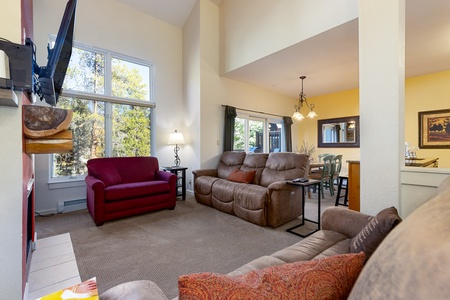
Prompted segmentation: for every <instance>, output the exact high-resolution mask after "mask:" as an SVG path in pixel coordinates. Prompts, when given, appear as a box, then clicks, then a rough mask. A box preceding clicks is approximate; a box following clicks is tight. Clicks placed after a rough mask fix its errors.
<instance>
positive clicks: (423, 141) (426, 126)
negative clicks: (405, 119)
mask: <svg viewBox="0 0 450 300" xmlns="http://www.w3.org/2000/svg"><path fill="white" fill-rule="evenodd" d="M419 148H420V149H427V148H434V149H438V148H450V109H444V110H432V111H423V112H419Z"/></svg>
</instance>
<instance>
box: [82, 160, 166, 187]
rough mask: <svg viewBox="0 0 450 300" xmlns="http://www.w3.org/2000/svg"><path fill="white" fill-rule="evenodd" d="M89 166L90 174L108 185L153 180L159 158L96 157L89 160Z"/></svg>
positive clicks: (157, 168)
mask: <svg viewBox="0 0 450 300" xmlns="http://www.w3.org/2000/svg"><path fill="white" fill-rule="evenodd" d="M87 166H88V171H89V174H90V175H92V176H94V177H96V178H98V179H100V180H101V181H103V182H104V183H105V185H106V186H111V185H114V184H120V183H131V182H143V181H152V180H155V177H156V175H155V173H156V172H157V171H158V170H159V164H158V159H157V158H156V157H153V156H145V157H142V156H141V157H103V158H94V159H90V160H89V161H88V163H87ZM105 180H106V181H105Z"/></svg>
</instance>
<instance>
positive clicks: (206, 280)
mask: <svg viewBox="0 0 450 300" xmlns="http://www.w3.org/2000/svg"><path fill="white" fill-rule="evenodd" d="M364 260H365V255H364V253H363V252H361V253H359V254H343V255H336V256H332V257H328V258H324V259H316V260H311V261H305V262H295V263H291V264H283V265H278V266H272V267H268V268H264V269H262V270H258V271H251V272H248V273H246V274H243V275H236V276H227V275H220V274H214V273H198V274H190V275H184V276H181V277H179V278H178V289H179V299H180V300H183V299H211V300H212V299H286V300H287V299H308V300H311V299H346V298H347V296H348V294H349V293H350V291H351V288H352V286H353V284H354V282H355V281H356V279H357V277H358V275H359V273H360V272H361V269H362V267H363V264H364Z"/></svg>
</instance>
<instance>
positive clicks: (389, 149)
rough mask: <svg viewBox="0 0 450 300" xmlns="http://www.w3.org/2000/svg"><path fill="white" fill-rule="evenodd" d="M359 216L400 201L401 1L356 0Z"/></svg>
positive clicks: (403, 72) (401, 123) (402, 57)
mask: <svg viewBox="0 0 450 300" xmlns="http://www.w3.org/2000/svg"><path fill="white" fill-rule="evenodd" d="M358 4H359V87H360V92H359V93H360V100H359V101H360V127H361V148H360V150H361V185H360V187H361V202H360V206H361V212H364V213H367V214H371V215H374V214H376V213H378V212H379V211H380V210H382V209H384V208H386V207H390V206H395V207H396V208H397V209H399V204H400V199H401V187H400V168H401V165H402V164H403V163H404V157H403V155H404V142H405V140H404V94H405V93H404V91H405V89H404V85H405V49H404V48H405V0H396V1H392V0H377V1H373V0H359V1H358Z"/></svg>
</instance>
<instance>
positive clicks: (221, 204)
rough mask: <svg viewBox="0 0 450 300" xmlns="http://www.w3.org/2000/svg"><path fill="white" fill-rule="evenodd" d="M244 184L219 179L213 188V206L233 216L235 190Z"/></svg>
mask: <svg viewBox="0 0 450 300" xmlns="http://www.w3.org/2000/svg"><path fill="white" fill-rule="evenodd" d="M239 185H243V183H237V182H232V181H229V180H226V179H219V180H217V181H215V182H214V184H213V186H212V197H211V203H212V206H213V207H214V208H216V209H218V210H220V211H223V212H226V213H229V214H233V213H234V212H233V200H234V190H235V189H236V187H237V186H239Z"/></svg>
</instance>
